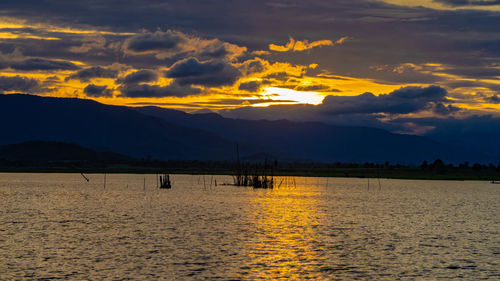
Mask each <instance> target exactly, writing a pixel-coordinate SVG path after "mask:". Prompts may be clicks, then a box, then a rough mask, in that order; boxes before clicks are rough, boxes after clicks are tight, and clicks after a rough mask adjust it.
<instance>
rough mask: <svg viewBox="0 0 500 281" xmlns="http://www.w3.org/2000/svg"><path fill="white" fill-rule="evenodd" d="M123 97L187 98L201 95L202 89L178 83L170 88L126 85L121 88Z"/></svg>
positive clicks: (169, 86)
mask: <svg viewBox="0 0 500 281" xmlns="http://www.w3.org/2000/svg"><path fill="white" fill-rule="evenodd" d="M119 90H120V91H121V93H122V94H121V95H122V96H125V97H130V98H138V97H148V98H160V97H185V96H192V95H197V94H200V92H201V91H200V89H198V88H192V87H190V86H182V85H179V84H177V83H173V84H170V85H168V86H158V85H148V84H125V85H123V86H121V87H120V88H119Z"/></svg>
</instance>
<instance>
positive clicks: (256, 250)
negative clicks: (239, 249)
mask: <svg viewBox="0 0 500 281" xmlns="http://www.w3.org/2000/svg"><path fill="white" fill-rule="evenodd" d="M301 188H303V186H301V185H300V184H299V185H298V186H296V187H295V186H293V185H290V184H288V186H286V187H285V188H280V189H274V190H272V191H271V190H256V191H255V192H256V193H257V196H254V197H252V201H251V203H250V204H251V205H252V208H253V210H252V211H253V212H252V214H251V217H252V219H251V220H252V223H253V224H254V225H253V226H254V230H253V233H252V234H253V235H254V236H253V237H250V239H248V241H247V247H248V250H247V253H248V264H247V267H246V268H244V269H247V270H248V271H247V273H248V275H247V276H246V277H249V279H269V278H274V277H276V276H280V277H282V278H285V279H298V278H304V277H306V276H308V277H311V278H315V279H317V278H318V277H319V276H318V274H319V273H320V272H319V269H320V268H319V265H320V264H322V259H323V258H322V256H321V253H322V252H323V246H324V245H323V244H322V243H320V242H319V241H317V240H316V239H315V238H314V237H316V235H315V228H316V227H317V226H318V225H319V223H320V212H319V211H318V210H317V206H318V200H319V197H318V196H312V192H309V193H310V194H307V192H306V194H304V190H300V189H301ZM299 190H300V191H299Z"/></svg>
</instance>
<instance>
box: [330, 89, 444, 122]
mask: <svg viewBox="0 0 500 281" xmlns="http://www.w3.org/2000/svg"><path fill="white" fill-rule="evenodd" d="M446 94H447V92H446V90H445V89H443V88H441V87H437V86H430V87H427V88H421V87H405V88H401V89H399V90H396V91H393V92H391V93H390V94H385V95H379V96H375V95H373V94H372V93H364V94H362V95H359V96H327V97H326V98H325V99H324V100H323V103H322V104H321V105H320V107H321V108H322V110H324V111H325V112H326V113H328V114H332V115H335V114H354V113H361V114H371V113H389V114H407V113H413V112H419V111H422V110H425V109H428V108H429V107H430V106H433V105H435V104H436V103H439V102H442V101H446V98H445V97H446Z"/></svg>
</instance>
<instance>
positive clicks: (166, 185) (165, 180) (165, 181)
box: [159, 174, 172, 189]
mask: <svg viewBox="0 0 500 281" xmlns="http://www.w3.org/2000/svg"><path fill="white" fill-rule="evenodd" d="M159 180H160V188H161V189H171V188H172V182H171V181H170V175H169V174H163V176H162V175H160V176H159Z"/></svg>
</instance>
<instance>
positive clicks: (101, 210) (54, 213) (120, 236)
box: [0, 174, 500, 280]
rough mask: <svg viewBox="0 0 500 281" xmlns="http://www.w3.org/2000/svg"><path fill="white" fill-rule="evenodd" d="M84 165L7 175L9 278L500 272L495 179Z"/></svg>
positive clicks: (0, 211) (3, 252)
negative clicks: (162, 173) (265, 177)
mask: <svg viewBox="0 0 500 281" xmlns="http://www.w3.org/2000/svg"><path fill="white" fill-rule="evenodd" d="M85 176H87V177H88V178H89V180H90V181H89V182H87V181H86V180H85V179H84V178H83V177H82V175H80V174H0V199H1V204H0V279H2V280H18V279H39V280H51V279H68V280H75V279H76V280H83V279H89V280H104V279H106V280H123V279H126V280H154V279H160V280H259V279H262V280H269V279H283V280H285V279H295V280H303V279H312V280H332V279H333V280H335V279H346V280H353V279H360V280H384V279H387V280H394V279H441V278H442V279H466V280H472V279H474V280H479V279H496V280H498V279H500V234H499V232H500V185H495V184H490V183H488V182H472V181H471V182H458V181H421V180H389V179H380V180H378V179H370V180H367V179H350V178H303V177H295V178H292V177H287V178H278V179H276V182H277V183H278V184H279V183H281V185H280V187H279V188H275V189H273V190H254V189H252V188H244V187H235V186H229V185H223V184H224V183H231V182H232V178H231V177H229V176H210V175H205V176H203V175H201V176H200V175H172V176H171V179H172V185H173V188H172V189H171V190H160V189H158V188H157V181H156V176H155V175H124V174H112V175H109V174H108V175H107V176H106V185H104V175H103V174H86V175H85ZM215 180H216V181H217V186H216V185H215Z"/></svg>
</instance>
